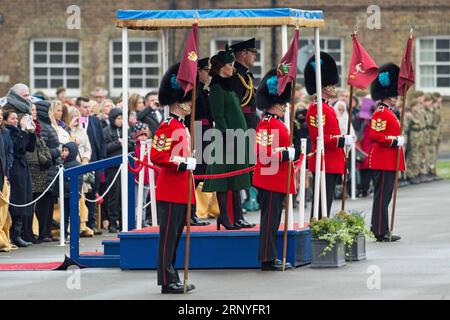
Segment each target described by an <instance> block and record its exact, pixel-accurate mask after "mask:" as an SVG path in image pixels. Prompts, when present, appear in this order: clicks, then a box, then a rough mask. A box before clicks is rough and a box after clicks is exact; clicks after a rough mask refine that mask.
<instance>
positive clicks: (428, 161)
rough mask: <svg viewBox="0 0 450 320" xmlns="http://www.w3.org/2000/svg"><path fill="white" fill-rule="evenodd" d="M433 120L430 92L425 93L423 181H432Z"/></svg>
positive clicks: (433, 151)
mask: <svg viewBox="0 0 450 320" xmlns="http://www.w3.org/2000/svg"><path fill="white" fill-rule="evenodd" d="M433 122H434V111H433V96H432V95H431V94H430V93H427V94H426V95H425V123H426V129H425V148H426V157H425V178H424V180H425V182H430V181H433V178H432V177H431V173H432V172H433V170H434V163H433V158H434V156H433V154H434V153H435V148H434V145H433V141H432V135H433V133H432V132H433Z"/></svg>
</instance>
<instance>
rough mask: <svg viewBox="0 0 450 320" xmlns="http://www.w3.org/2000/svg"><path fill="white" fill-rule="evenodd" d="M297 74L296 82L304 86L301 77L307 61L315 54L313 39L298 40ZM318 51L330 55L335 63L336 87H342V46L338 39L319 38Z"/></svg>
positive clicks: (340, 40) (303, 80)
mask: <svg viewBox="0 0 450 320" xmlns="http://www.w3.org/2000/svg"><path fill="white" fill-rule="evenodd" d="M298 48H299V49H298V72H297V81H298V82H299V83H301V84H302V85H304V84H305V78H304V77H303V71H304V70H305V65H306V62H307V61H308V59H309V58H310V57H311V56H312V55H313V54H314V53H315V49H314V38H303V39H302V38H300V39H299V42H298ZM320 50H321V51H325V52H326V53H328V54H329V55H331V56H332V57H333V58H334V60H335V61H336V65H337V69H338V74H339V75H340V77H339V83H338V84H337V87H342V68H343V65H344V44H343V41H342V39H340V38H321V39H320Z"/></svg>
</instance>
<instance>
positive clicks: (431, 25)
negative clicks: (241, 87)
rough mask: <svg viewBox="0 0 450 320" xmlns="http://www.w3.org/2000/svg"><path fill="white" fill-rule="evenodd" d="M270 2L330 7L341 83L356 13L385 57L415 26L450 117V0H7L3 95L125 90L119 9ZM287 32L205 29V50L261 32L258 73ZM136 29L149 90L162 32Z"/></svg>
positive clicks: (175, 38)
mask: <svg viewBox="0 0 450 320" xmlns="http://www.w3.org/2000/svg"><path fill="white" fill-rule="evenodd" d="M73 5H76V6H78V7H79V16H80V25H79V27H80V28H77V27H78V26H77V23H76V21H75V23H74V19H76V17H77V14H78V11H77V10H78V8H77V7H71V6H73ZM373 5H375V6H378V7H379V9H380V12H379V13H380V16H379V17H380V20H379V22H380V26H379V27H380V28H379V29H377V28H375V29H371V30H369V28H368V23H369V24H371V23H372V22H374V21H375V22H377V21H376V20H377V16H376V13H375V15H374V11H373V10H374V9H373V8H374V7H373ZM268 7H292V8H300V9H305V10H306V9H311V10H323V11H324V16H325V23H326V27H325V28H323V29H321V38H322V45H321V47H322V50H326V51H328V52H330V53H332V54H333V55H334V57H335V58H336V60H337V62H338V66H339V67H340V69H341V75H342V80H343V81H342V80H341V83H342V84H344V87H345V80H346V73H347V69H348V63H349V60H350V55H351V50H352V44H351V38H350V34H351V33H352V31H353V27H354V25H355V24H356V23H358V24H359V26H360V28H359V30H360V41H361V42H362V43H363V45H364V46H365V48H366V49H367V50H368V51H369V52H370V53H371V55H372V56H373V57H374V59H375V61H376V62H377V63H378V64H379V65H381V64H383V63H386V62H390V61H392V62H395V63H397V64H398V63H400V59H401V54H402V50H403V47H404V45H405V42H406V37H407V35H408V33H409V30H410V28H411V27H414V29H415V33H416V37H417V40H416V43H415V54H414V56H415V57H414V61H415V70H416V89H422V90H424V91H439V92H441V93H442V94H444V95H445V96H446V99H445V102H444V105H445V107H444V112H443V114H444V120H448V119H450V24H449V21H448V16H449V14H450V3H449V2H448V1H446V0H432V1H424V0H415V1H412V0H405V1H398V0H397V1H394V0H384V1H367V0H353V1H347V0H346V1H336V0H332V1H324V0H317V1H314V2H312V1H304V0H298V1H292V0H263V1H254V0H247V1H242V0H227V1H215V0H182V1H174V0H169V1H156V0H128V1H125V0H76V1H73V0H59V1H51V0H14V1H11V0H0V40H1V44H2V45H1V46H0V56H1V61H0V96H3V95H4V94H6V92H7V90H8V89H9V88H10V87H11V85H12V84H14V83H16V82H24V83H27V84H30V87H31V88H32V91H36V90H43V91H45V92H46V93H47V94H49V95H51V96H54V95H55V89H56V88H57V87H59V86H65V87H66V88H67V89H68V94H69V95H71V96H78V95H89V93H90V91H91V90H92V89H93V88H94V87H96V86H102V87H105V88H107V89H108V90H109V93H110V95H111V96H113V97H116V96H118V95H120V92H121V43H120V42H121V32H120V30H119V29H116V28H115V21H114V17H115V12H116V10H118V9H141V10H144V9H147V10H165V9H192V8H213V9H222V8H223V9H227V8H268ZM375 10H376V8H375ZM368 20H369V21H368ZM73 27H75V28H73ZM187 34H188V31H187V30H171V31H169V60H170V62H171V63H172V62H174V61H177V60H178V58H179V56H180V54H181V52H182V50H183V43H184V40H185V39H186V37H187ZM280 34H281V32H280V29H279V28H274V29H270V28H259V29H232V28H230V29H201V30H200V42H201V44H200V55H201V56H205V55H211V54H213V53H214V52H215V51H216V50H217V49H218V48H221V47H223V46H224V44H225V43H226V42H233V41H238V40H239V39H245V38H249V37H253V36H254V37H256V38H257V41H258V42H257V43H258V46H259V49H260V55H259V59H258V63H257V65H256V67H255V69H254V70H253V71H254V73H255V75H256V76H257V77H258V76H261V75H262V74H264V72H265V71H267V70H268V69H269V68H270V67H271V66H273V65H274V64H276V63H277V61H278V60H279V59H280V57H281V37H280ZM129 36H130V57H129V59H130V78H131V79H130V86H131V90H130V91H131V92H140V93H145V92H147V91H148V90H149V89H150V88H154V87H157V85H158V81H159V79H160V78H161V76H162V73H163V70H162V59H161V33H160V32H140V31H139V32H138V31H133V32H130V35H129ZM312 36H313V33H312V30H309V29H305V30H302V31H301V35H300V39H301V40H300V48H301V49H300V50H301V52H300V53H299V57H300V64H301V61H302V59H303V58H304V57H305V56H307V55H308V54H309V52H311V50H312V49H313V47H312V46H311V43H312V39H313V37H312ZM300 80H301V75H300ZM443 130H444V137H443V144H444V145H443V149H449V150H450V121H444V125H443Z"/></svg>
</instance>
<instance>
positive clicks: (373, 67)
mask: <svg viewBox="0 0 450 320" xmlns="http://www.w3.org/2000/svg"><path fill="white" fill-rule="evenodd" d="M377 76H378V66H377V64H376V63H375V61H373V59H372V57H371V56H370V55H369V54H368V53H367V51H366V50H364V48H363V46H362V45H361V44H360V43H359V41H358V36H357V35H356V34H355V35H353V53H352V61H351V62H350V70H349V72H348V80H347V83H348V85H350V86H353V87H356V88H359V89H366V88H367V87H368V86H369V85H370V84H371V83H372V81H373V80H375V78H376V77H377Z"/></svg>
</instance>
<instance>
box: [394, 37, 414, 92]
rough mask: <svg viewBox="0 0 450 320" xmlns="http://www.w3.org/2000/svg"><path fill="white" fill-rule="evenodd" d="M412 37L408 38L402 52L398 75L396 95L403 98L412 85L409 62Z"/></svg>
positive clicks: (411, 71) (411, 72)
mask: <svg viewBox="0 0 450 320" xmlns="http://www.w3.org/2000/svg"><path fill="white" fill-rule="evenodd" d="M412 45H413V37H412V36H410V37H409V38H408V42H407V43H406V48H405V51H403V57H402V64H401V65H400V73H399V75H398V94H399V95H400V96H403V97H404V96H405V95H406V91H408V89H409V88H410V87H411V86H412V85H413V84H414V79H415V77H414V69H413V65H412V60H411V52H412Z"/></svg>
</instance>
